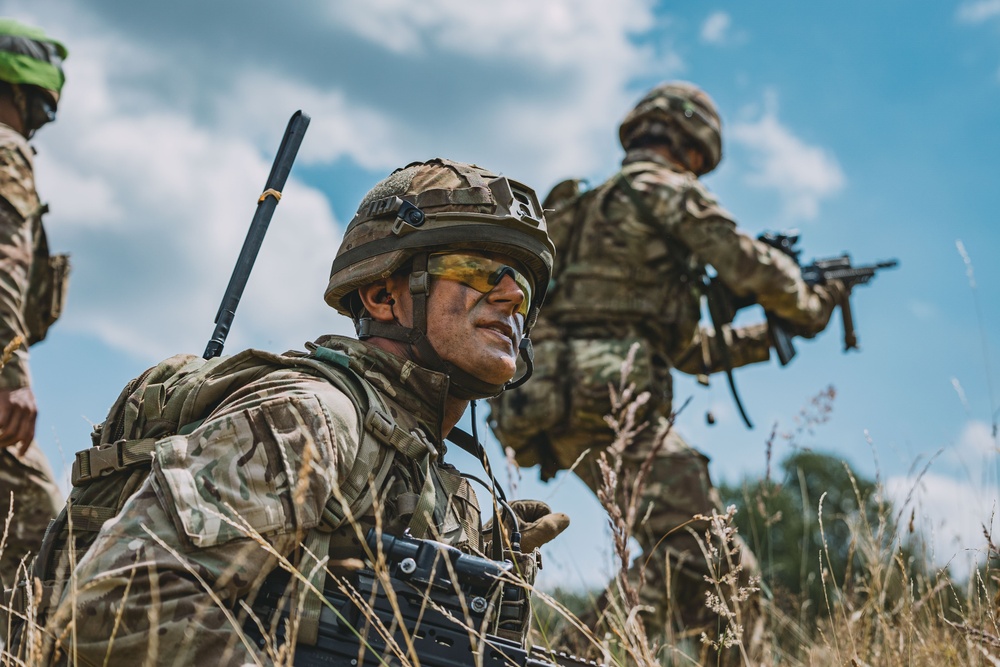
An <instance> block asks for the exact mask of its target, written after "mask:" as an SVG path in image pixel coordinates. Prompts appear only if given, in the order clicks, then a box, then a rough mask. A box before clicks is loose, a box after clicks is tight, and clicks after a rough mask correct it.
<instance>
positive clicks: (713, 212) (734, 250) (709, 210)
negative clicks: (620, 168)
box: [636, 172, 837, 336]
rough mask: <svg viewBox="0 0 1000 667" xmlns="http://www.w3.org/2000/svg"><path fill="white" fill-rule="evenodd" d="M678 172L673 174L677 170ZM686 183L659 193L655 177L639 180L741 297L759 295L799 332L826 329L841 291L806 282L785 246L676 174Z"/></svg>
mask: <svg viewBox="0 0 1000 667" xmlns="http://www.w3.org/2000/svg"><path fill="white" fill-rule="evenodd" d="M671 173H672V174H673V172H671ZM673 176H674V178H677V177H680V178H682V179H683V181H684V182H682V183H679V184H674V186H673V187H672V188H670V189H669V190H667V191H666V192H667V193H668V194H665V195H662V196H661V195H659V194H658V193H659V192H661V189H657V188H656V187H655V175H654V176H653V179H654V180H652V181H651V180H649V179H643V178H640V179H637V182H636V185H637V187H639V188H641V189H644V190H646V191H647V192H649V193H650V199H651V203H652V208H653V211H654V213H656V214H657V217H658V219H661V220H665V221H666V224H667V231H668V232H669V233H670V234H671V235H673V236H674V237H676V238H677V239H679V240H680V241H681V242H682V243H684V244H685V245H686V246H687V247H688V248H689V249H690V250H691V252H692V253H694V255H695V257H697V258H698V259H699V260H701V261H702V262H703V263H705V264H711V265H712V267H713V268H714V269H715V271H716V273H717V274H718V276H719V278H720V279H721V280H722V282H723V283H725V285H726V286H727V287H728V288H729V289H730V290H732V291H733V293H735V294H736V295H738V296H748V295H753V297H754V298H755V300H756V301H757V303H759V304H760V305H761V306H763V307H764V309H765V310H767V311H768V312H770V313H772V314H774V315H777V316H778V317H780V318H781V319H782V320H784V321H785V322H787V323H788V324H789V325H791V328H792V329H793V330H794V332H795V333H796V334H798V335H804V336H810V335H815V334H816V333H817V332H819V331H822V330H823V329H824V328H825V327H826V325H827V322H828V321H829V319H830V314H831V313H832V312H833V308H834V306H835V305H836V303H837V294H835V293H832V291H831V290H829V289H827V288H826V287H823V286H810V285H807V284H806V283H805V281H803V280H802V272H801V271H800V270H799V267H798V265H796V264H795V262H794V261H793V260H792V259H791V258H790V257H789V256H788V255H786V254H784V253H782V252H781V251H780V250H777V249H775V248H772V247H770V246H768V245H767V244H765V243H761V242H760V241H757V240H756V239H754V238H751V237H750V236H747V235H746V234H744V233H742V232H740V231H739V230H738V229H737V227H736V223H735V222H734V221H733V219H732V217H731V216H730V214H729V213H728V212H727V211H726V210H725V209H723V208H722V207H721V206H719V205H718V203H717V202H716V201H715V198H714V197H713V196H712V195H711V194H710V193H709V192H708V190H706V189H705V187H704V186H703V185H702V184H701V183H700V182H698V180H697V179H695V178H694V177H693V176H689V175H685V176H680V175H676V174H674V175H673Z"/></svg>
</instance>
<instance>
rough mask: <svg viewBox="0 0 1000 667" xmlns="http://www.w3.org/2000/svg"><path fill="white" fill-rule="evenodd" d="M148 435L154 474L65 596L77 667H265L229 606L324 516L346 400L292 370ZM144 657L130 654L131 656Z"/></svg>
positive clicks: (350, 445)
mask: <svg viewBox="0 0 1000 667" xmlns="http://www.w3.org/2000/svg"><path fill="white" fill-rule="evenodd" d="M259 382H261V383H265V384H263V385H262V386H264V387H266V393H265V396H264V397H263V398H262V397H261V392H259V391H258V392H257V393H254V392H253V391H252V388H253V385H251V387H250V391H246V392H241V395H242V396H243V398H237V399H236V400H234V401H231V402H229V403H228V404H227V405H224V406H223V407H222V408H220V410H217V411H216V413H215V414H214V415H213V417H212V418H211V419H210V420H209V421H207V422H205V423H204V424H203V425H202V426H201V427H199V428H198V429H197V430H196V431H195V432H194V433H192V434H191V435H188V436H171V437H168V438H164V439H162V440H160V441H159V442H158V443H157V447H156V453H155V457H154V463H153V474H152V475H151V476H150V477H149V478H148V479H147V480H146V482H145V483H144V485H143V486H142V487H141V488H140V489H139V490H138V491H137V492H136V493H135V495H133V496H132V497H131V498H130V499H129V500H128V501H127V503H126V505H125V507H124V509H123V510H122V512H121V513H120V514H119V515H118V516H117V517H116V518H115V519H113V520H111V521H109V522H108V523H107V524H105V526H104V527H103V528H102V530H101V532H100V534H99V535H98V538H97V540H96V541H95V543H94V545H93V546H92V547H91V549H90V550H88V552H87V554H86V555H85V556H84V557H83V559H81V561H80V563H79V565H78V566H77V568H76V571H75V581H76V585H77V590H76V591H75V593H67V592H64V593H63V595H62V599H61V601H60V607H59V610H58V612H57V613H58V614H60V615H61V616H62V618H64V619H68V618H69V616H68V614H69V613H70V610H71V607H75V609H74V610H73V611H74V612H75V619H76V640H75V646H76V651H77V658H78V662H79V664H138V663H140V662H143V663H144V664H146V663H145V662H144V658H147V659H148V664H166V663H169V664H190V665H213V667H221V666H223V665H243V664H255V663H256V664H270V663H272V662H273V656H268V655H265V654H263V652H262V651H261V650H260V649H258V648H257V647H256V646H254V645H252V644H251V643H249V642H248V641H246V640H245V639H244V638H243V637H242V634H241V633H240V632H239V631H238V629H237V627H236V626H237V625H238V623H237V622H234V619H235V618H236V617H238V616H239V609H240V607H239V600H241V599H245V598H246V597H247V596H248V595H250V594H252V592H253V591H254V590H255V588H256V586H257V585H259V583H260V582H261V581H262V580H263V579H264V577H266V576H267V574H268V573H270V571H271V570H272V569H273V568H274V567H275V566H276V565H277V564H278V562H279V560H280V559H283V558H285V557H288V556H289V555H290V554H292V552H293V551H294V550H295V548H296V546H297V545H298V544H299V541H300V540H301V538H302V537H303V535H304V534H305V531H308V530H309V529H310V528H312V527H315V526H316V525H317V524H318V523H319V521H320V519H321V516H322V511H323V507H324V505H325V504H326V502H327V500H328V499H329V498H330V497H331V494H332V493H333V489H334V487H335V486H336V484H337V480H338V479H341V478H342V476H344V475H346V474H347V471H348V470H349V468H350V466H351V463H352V462H353V459H354V456H355V455H356V453H357V448H358V439H359V433H360V431H359V426H358V423H357V416H356V412H355V408H354V406H353V404H352V403H351V400H350V399H349V398H348V397H347V396H346V395H344V394H343V393H341V392H340V391H339V390H337V389H335V388H334V387H332V386H331V385H330V384H328V383H326V382H324V381H321V380H317V379H315V378H312V377H309V376H304V375H300V376H299V379H298V380H293V379H289V378H286V379H285V380H284V381H283V382H279V383H277V384H276V383H275V381H274V378H273V376H269V377H268V378H264V380H262V381H259ZM140 656H141V657H140Z"/></svg>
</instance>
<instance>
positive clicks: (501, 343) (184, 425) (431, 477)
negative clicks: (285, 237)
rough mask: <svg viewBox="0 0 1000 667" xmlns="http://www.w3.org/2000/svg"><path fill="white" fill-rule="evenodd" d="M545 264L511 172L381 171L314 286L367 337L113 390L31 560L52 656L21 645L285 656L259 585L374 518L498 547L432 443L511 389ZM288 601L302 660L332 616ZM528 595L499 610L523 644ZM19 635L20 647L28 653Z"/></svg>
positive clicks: (190, 660)
mask: <svg viewBox="0 0 1000 667" xmlns="http://www.w3.org/2000/svg"><path fill="white" fill-rule="evenodd" d="M551 267H552V242H551V241H550V240H549V237H548V235H547V234H546V227H545V221H544V219H543V217H542V214H541V207H540V205H539V203H538V200H537V198H536V197H535V193H534V192H533V191H532V190H530V189H529V188H527V187H525V186H523V185H520V184H518V183H516V182H514V181H510V180H508V179H507V178H504V177H502V176H497V175H496V174H494V173H491V172H489V171H487V170H485V169H482V168H479V167H476V166H474V165H468V164H463V163H458V162H452V161H449V160H442V159H436V160H431V161H429V162H424V163H413V164H411V165H409V166H407V167H405V168H403V169H399V170H397V171H395V172H394V173H393V174H392V175H390V176H389V177H388V178H386V179H384V180H383V181H381V182H380V183H378V184H377V185H376V186H375V187H374V188H373V189H372V190H371V191H370V192H369V193H368V195H367V196H366V197H365V199H364V200H363V201H362V202H361V205H360V207H359V208H358V212H357V214H356V215H355V217H354V219H353V220H352V221H351V223H350V224H349V225H348V227H347V229H346V231H345V234H344V240H343V243H342V245H341V248H340V250H339V251H338V253H337V257H336V259H335V260H334V262H333V268H332V272H331V278H330V282H329V285H328V287H327V290H326V302H327V303H328V304H329V305H330V306H332V307H333V308H335V309H336V310H337V311H339V312H340V313H341V314H343V315H346V316H349V317H351V318H352V319H353V320H354V323H355V326H356V328H357V331H358V336H359V338H360V339H361V340H355V339H351V338H344V337H341V336H325V337H323V338H321V339H319V340H317V341H316V342H315V343H310V344H307V347H308V348H309V352H308V353H286V354H284V355H277V354H271V353H267V352H263V351H259V350H247V351H244V352H242V353H240V354H237V355H234V356H232V357H219V358H216V359H212V360H210V361H208V362H206V361H204V360H203V359H201V358H200V357H192V356H191V355H178V356H177V357H173V358H172V359H170V360H168V361H166V362H163V363H162V364H160V365H159V366H157V367H155V368H153V369H150V370H149V371H147V372H146V373H144V374H143V375H142V376H140V377H139V378H137V379H136V380H135V381H133V382H132V383H131V384H130V385H129V386H128V387H127V388H126V390H125V392H123V394H122V397H121V398H120V399H119V402H118V403H117V404H116V406H115V407H114V408H113V409H112V412H111V413H110V415H109V418H108V420H107V421H106V422H105V423H104V424H103V425H102V426H101V427H100V428H99V429H98V430H97V432H96V433H95V437H94V440H95V443H97V444H96V446H95V447H93V448H91V449H89V450H85V451H83V452H80V453H79V454H78V455H77V458H76V465H75V466H74V479H73V484H74V487H75V488H74V491H73V495H72V496H71V501H72V502H71V504H70V505H68V507H67V510H66V511H65V513H63V514H60V516H59V518H58V519H57V521H56V523H55V524H54V525H53V528H52V529H51V530H50V531H49V533H48V535H47V536H46V541H45V544H44V545H43V548H42V552H41V553H40V555H39V557H38V558H37V559H36V561H35V570H34V574H35V575H36V576H37V577H38V578H40V579H41V580H42V584H43V590H45V591H46V593H47V595H46V596H45V597H44V599H43V600H42V601H41V602H40V603H39V604H37V605H36V607H35V610H34V611H35V614H36V616H35V619H36V621H37V622H38V623H39V624H43V625H44V627H45V632H44V637H45V642H46V651H47V655H46V656H32V655H30V654H29V655H28V656H24V657H25V659H26V660H27V661H29V662H30V661H31V660H32V659H34V660H35V663H33V664H48V663H50V662H52V663H57V664H65V663H66V662H70V663H72V664H76V663H79V664H101V663H106V664H133V663H136V662H144V664H190V665H219V666H221V665H244V664H250V663H255V664H271V662H278V660H277V657H276V655H275V654H274V653H269V652H268V651H266V650H265V649H263V648H261V647H260V645H258V644H254V643H252V642H250V641H248V640H247V639H246V637H245V636H244V635H243V633H242V632H241V622H240V620H237V619H243V618H245V617H246V610H247V605H254V611H255V613H257V615H258V617H259V618H260V619H261V621H262V622H263V623H264V625H263V627H265V628H266V627H275V626H277V624H278V621H279V619H280V614H281V611H282V610H281V609H279V608H277V607H270V608H268V607H267V602H266V601H265V602H264V603H261V600H260V599H257V601H256V602H255V598H256V596H257V592H258V587H259V586H260V585H261V584H262V583H263V584H264V585H265V586H264V588H265V590H270V588H271V585H272V584H276V583H280V582H282V581H285V582H287V581H288V573H287V572H285V571H284V570H283V568H282V567H281V566H280V565H281V564H282V563H284V564H286V566H287V564H288V563H289V561H291V563H293V564H294V566H295V567H296V568H297V569H298V571H299V572H301V573H302V574H304V575H306V576H315V577H318V580H317V581H316V587H317V588H318V589H320V590H322V589H323V583H322V581H323V580H324V579H326V578H327V574H326V571H325V570H324V569H323V565H324V564H326V563H327V559H329V563H330V568H331V570H332V569H333V568H336V567H338V564H340V565H343V564H345V563H348V562H349V561H350V559H354V558H364V557H366V551H365V549H364V536H365V534H366V532H367V531H368V529H369V528H374V527H378V528H379V529H380V530H381V531H383V532H384V533H385V534H387V535H393V536H401V535H403V533H404V531H409V534H410V535H412V536H413V537H417V538H425V537H429V538H433V539H435V540H438V541H440V542H444V543H446V544H449V545H453V546H454V547H457V548H459V549H461V550H463V551H465V552H467V553H473V554H475V553H484V552H485V553H490V550H491V549H492V548H494V547H497V545H498V541H497V539H496V538H493V539H492V540H491V543H490V547H489V548H488V547H487V546H486V544H485V543H484V538H483V535H482V526H481V524H480V512H479V506H478V504H477V501H476V494H475V493H474V491H473V489H472V487H471V485H470V482H469V479H475V478H473V477H470V478H466V477H465V476H463V475H462V474H461V473H460V472H459V471H458V470H457V469H456V468H455V467H454V466H451V465H449V464H448V463H447V462H446V451H447V448H446V445H445V442H444V438H445V437H446V436H448V435H449V432H451V431H452V429H453V428H454V427H455V425H456V424H457V422H458V421H459V419H460V417H461V416H462V414H463V413H464V412H465V410H466V408H467V406H468V405H469V403H470V401H472V402H473V405H475V403H474V401H475V399H477V398H484V397H486V396H493V395H495V394H497V393H499V392H501V391H503V390H504V388H505V387H506V386H508V384H509V383H510V382H511V380H512V378H513V376H514V374H515V368H516V360H517V357H518V354H519V351H520V350H522V349H525V348H527V345H526V343H527V334H528V331H529V329H530V328H531V325H532V324H533V323H534V320H535V318H536V317H537V314H538V308H539V305H540V304H541V302H542V298H543V296H544V291H545V288H546V287H547V285H548V282H549V275H550V271H551ZM466 446H470V445H469V444H468V443H466ZM470 447H471V446H470ZM109 454H113V455H109ZM490 499H491V500H492V501H496V499H495V498H493V497H491V498H490ZM491 505H494V506H495V504H494V503H491ZM513 505H514V507H513V512H515V513H517V514H519V515H520V518H521V519H523V520H524V523H522V524H521V531H520V533H521V540H520V551H521V552H522V554H523V555H526V560H524V561H523V562H522V561H520V560H518V562H519V564H521V565H522V566H523V568H525V569H521V570H520V574H522V576H523V577H524V578H526V579H529V580H530V579H531V564H532V563H535V562H537V561H536V560H535V554H534V549H535V548H536V547H538V546H540V545H541V544H543V543H545V542H547V541H548V540H550V539H552V538H553V537H555V535H557V534H558V533H559V532H561V531H562V530H563V529H564V528H565V527H566V526H567V525H568V523H569V520H568V519H567V518H566V517H565V516H564V515H559V514H553V513H551V512H550V511H549V510H548V508H547V507H546V506H544V504H542V503H528V502H525V503H520V504H518V503H517V502H515V503H513ZM67 514H70V515H72V516H73V517H74V519H75V520H74V521H73V522H72V525H70V523H69V522H68V521H67V520H66V516H67ZM112 517H113V518H112ZM507 518H508V520H510V516H509V515H508V517H507ZM109 519H110V520H109ZM497 530H499V527H498V528H497ZM74 548H75V554H74V553H73V551H74ZM514 551H516V548H514ZM74 555H75V558H74ZM310 559H312V560H310ZM317 559H318V560H319V563H318V564H317ZM74 563H76V564H77V565H76V569H75V570H71V569H70V568H72V567H73V564H74ZM443 569H444V568H443V566H442V570H443ZM70 572H72V574H73V576H72V578H69V576H68V575H69V573H70ZM445 574H447V573H445ZM452 576H454V575H452ZM63 585H64V587H63V588H61V590H60V586H63ZM330 585H331V586H333V584H332V583H331V584H330ZM334 588H335V587H334ZM30 592H31V589H30V588H29V589H28V590H27V595H30ZM296 595H297V597H296V599H297V602H295V601H293V602H292V604H291V607H290V608H291V609H296V608H298V609H299V610H301V612H302V613H301V616H300V617H299V618H296V620H295V622H294V623H293V624H292V625H291V626H290V628H291V629H290V630H288V632H294V633H295V636H296V642H297V648H296V649H295V650H297V651H298V652H299V654H301V653H302V652H304V651H306V650H307V649H306V647H307V646H311V645H315V644H316V643H317V637H318V634H317V633H318V632H319V630H318V625H317V624H318V623H319V622H320V616H321V614H326V613H327V609H326V608H325V607H324V606H323V604H322V603H321V601H319V600H318V599H317V598H316V596H315V595H311V594H310V593H309V592H308V591H302V590H298V591H297V593H296ZM261 597H262V598H264V597H265V596H263V595H262V596H261ZM505 599H506V598H505ZM520 602H521V603H523V604H520V605H519V606H518V607H517V609H514V610H512V611H514V612H517V613H513V614H512V615H511V616H505V615H504V614H500V620H501V622H502V623H503V622H510V621H514V623H512V624H511V626H510V628H509V630H510V632H511V633H513V634H512V635H511V636H510V637H509V638H511V639H517V640H520V639H522V634H521V633H522V632H523V631H526V628H525V627H523V626H524V624H523V621H524V619H525V616H523V615H520V614H525V615H526V614H527V600H526V599H521V600H520ZM50 603H51V604H50ZM18 605H19V606H18V607H17V608H24V606H22V605H20V603H18ZM321 610H322V611H321ZM324 617H325V616H324ZM271 621H273V623H274V625H271ZM501 626H502V627H506V626H503V625H501ZM358 629H359V630H360V629H361V628H360V626H359V628H358ZM407 629H408V631H410V632H413V630H414V628H407ZM414 634H416V633H414ZM429 634H430V636H433V635H434V630H433V629H432V630H430V631H429ZM515 635H516V636H515ZM24 637H26V638H27V641H15V642H14V643H15V645H17V646H18V648H19V649H21V650H25V649H26V648H28V649H30V647H31V646H32V645H34V642H33V641H31V640H30V637H29V636H24ZM430 642H431V643H432V644H433V640H430ZM286 648H291V647H286ZM327 660H330V663H329V664H335V662H334V660H335V659H333V658H329V656H328V657H327V658H324V659H323V660H318V661H317V663H316V664H319V662H323V664H326V661H327ZM391 661H392V662H395V660H391ZM281 663H282V664H288V663H287V662H285V661H284V660H282V661H281ZM355 663H356V664H362V662H361V661H355ZM337 664H339V663H337ZM344 664H347V661H346V660H345V661H344ZM363 664H365V665H368V664H375V663H374V662H372V656H371V655H369V656H368V659H367V660H365V661H363ZM380 664H382V663H380Z"/></svg>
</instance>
